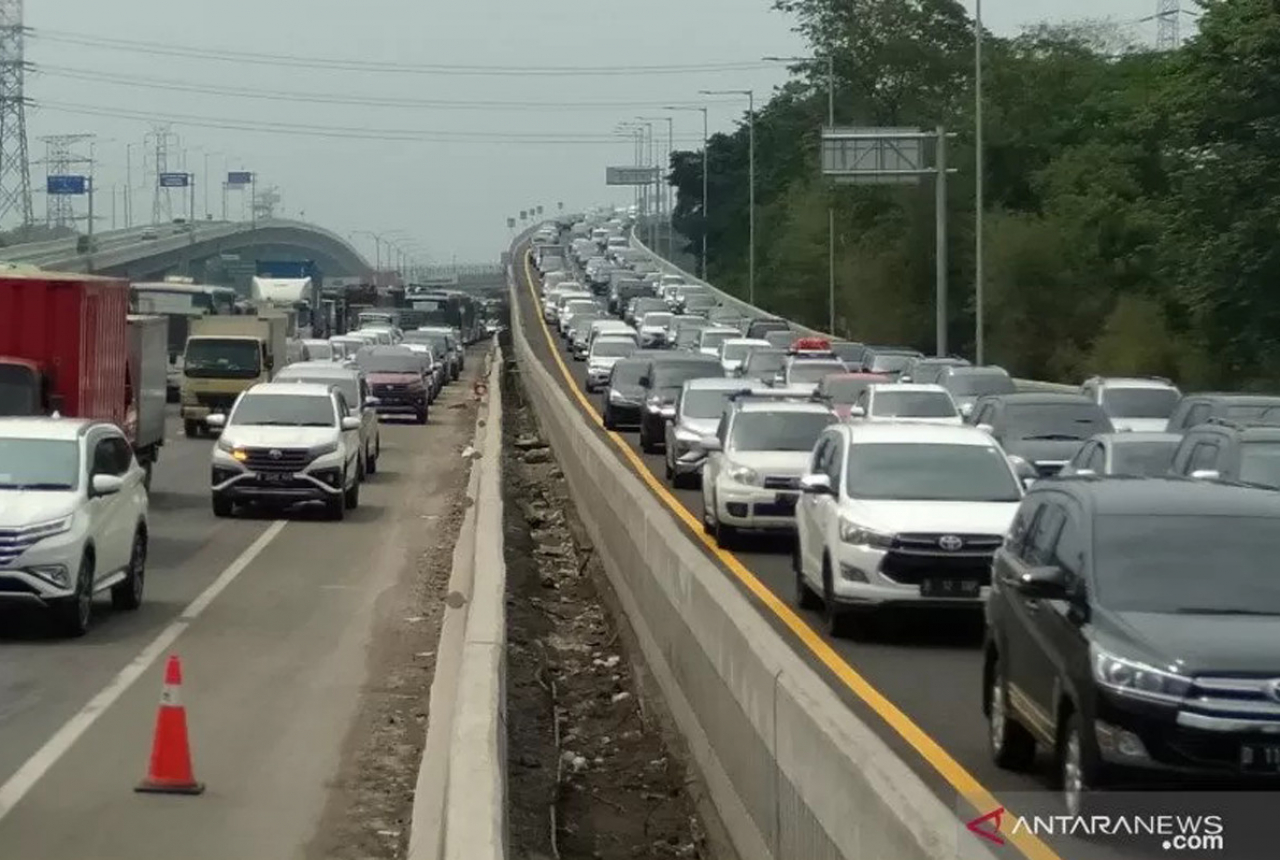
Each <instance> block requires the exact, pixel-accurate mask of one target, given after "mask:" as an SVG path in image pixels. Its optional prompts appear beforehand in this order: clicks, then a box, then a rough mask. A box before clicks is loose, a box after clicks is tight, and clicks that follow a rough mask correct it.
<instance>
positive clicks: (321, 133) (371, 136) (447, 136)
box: [37, 101, 702, 146]
mask: <svg viewBox="0 0 1280 860" xmlns="http://www.w3.org/2000/svg"><path fill="white" fill-rule="evenodd" d="M37 106H38V107H39V108H40V109H41V110H45V111H55V112H60V113H69V114H77V115H83V116H101V117H111V118H114V119H133V120H138V121H141V122H166V123H170V124H172V125H183V126H191V127H196V128H216V129H223V130H227V131H253V132H262V133H268V134H299V135H307V136H309V137H313V138H332V139H338V140H383V141H425V142H434V143H519V144H524V145H528V144H538V143H551V144H556V145H557V146H568V145H577V144H584V145H599V144H607V143H616V142H618V140H619V137H618V136H617V135H612V134H600V135H590V134H574V135H568V134H567V133H564V132H559V133H555V134H545V135H538V134H532V133H530V134H514V133H504V132H478V131H442V130H440V129H433V130H430V131H425V130H421V129H377V128H373V129H371V128H369V127H368V126H363V127H355V126H345V127H344V126H332V125H305V124H294V123H280V122H272V121H263V122H258V121H254V120H237V119H225V118H217V117H202V116H193V115H189V114H171V113H157V112H147V111H134V110H128V109H124V108H111V107H102V106H99V105H86V104H75V103H70V102H45V101H41V102H38V103H37ZM677 139H678V140H680V141H681V142H683V143H689V142H693V141H695V140H697V141H699V142H700V141H701V140H702V138H701V137H698V138H696V139H695V138H693V137H678V138H677Z"/></svg>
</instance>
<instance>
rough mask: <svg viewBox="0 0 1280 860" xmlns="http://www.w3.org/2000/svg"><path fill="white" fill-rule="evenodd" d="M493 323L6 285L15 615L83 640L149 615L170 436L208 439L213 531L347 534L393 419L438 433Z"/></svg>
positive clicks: (426, 308) (307, 296)
mask: <svg viewBox="0 0 1280 860" xmlns="http://www.w3.org/2000/svg"><path fill="white" fill-rule="evenodd" d="M490 310H492V303H490V302H487V301H482V300H479V299H475V298H473V297H471V296H469V295H465V294H461V293H456V292H452V291H450V292H445V291H438V290H429V289H425V288H416V287H413V286H408V287H405V288H401V289H398V290H392V291H385V290H384V291H381V292H379V291H375V290H373V289H372V288H368V289H364V290H363V292H348V293H344V294H333V293H331V292H329V291H326V290H324V289H323V288H322V285H321V283H320V282H319V279H318V278H313V277H304V278H266V277H263V278H254V279H253V284H252V293H251V295H249V296H247V297H245V296H238V295H237V294H236V292H235V290H233V289H231V288H227V287H221V286H206V285H200V284H195V283H194V282H192V280H191V279H189V278H181V277H175V278H172V279H170V280H167V281H164V282H156V283H135V284H130V283H129V282H127V281H125V280H121V279H116V278H108V277H96V276H92V275H82V274H64V273H58V272H47V271H43V270H40V269H37V268H34V267H19V266H11V267H9V268H8V269H7V270H5V271H3V272H0V609H5V610H16V611H19V612H31V613H35V614H38V615H41V616H43V618H44V620H45V621H47V623H48V625H49V626H50V627H52V628H53V629H54V630H56V631H57V632H58V633H59V634H61V635H64V636H68V637H76V636H81V635H83V634H84V633H85V632H86V631H87V630H88V629H89V627H90V625H91V622H92V618H93V613H94V611H95V602H96V601H97V600H98V598H100V597H102V598H104V599H105V598H106V597H107V596H109V598H110V604H111V606H112V608H113V609H114V610H118V611H129V610H136V609H138V608H139V607H140V606H141V605H142V602H143V591H144V586H145V583H146V562H147V549H148V543H149V541H150V540H151V539H152V537H153V535H152V533H151V530H150V529H151V524H150V523H151V521H150V518H149V507H150V489H151V483H152V475H153V470H154V469H157V468H159V469H163V468H164V467H163V465H162V464H163V458H162V452H163V449H164V446H165V441H166V438H167V436H169V435H172V434H171V433H170V431H169V428H171V427H174V428H178V430H177V432H178V433H181V434H185V436H186V437H188V438H192V439H203V438H208V439H210V440H211V442H210V453H209V467H208V471H207V472H206V474H207V475H208V481H209V485H208V493H209V505H210V513H211V515H212V516H214V517H234V516H237V515H238V514H240V513H242V512H248V511H253V510H264V511H267V512H271V513H274V514H278V515H285V514H288V515H295V514H300V513H302V512H304V511H305V510H306V509H312V510H315V511H316V512H317V513H319V514H320V515H321V516H323V517H324V518H326V519H329V520H334V521H341V520H343V519H344V518H345V517H346V514H347V513H348V512H349V511H351V510H352V509H354V508H356V507H357V506H358V505H359V503H360V489H361V485H362V484H363V483H364V482H365V481H366V480H367V479H368V478H369V477H370V476H372V475H373V474H375V473H376V472H377V471H378V460H379V454H380V453H381V448H382V437H381V433H380V427H381V426H382V425H383V422H384V421H387V420H397V421H407V422H410V423H416V424H421V425H426V424H428V423H429V421H428V419H429V415H430V411H429V410H430V406H431V404H432V403H433V402H434V401H435V399H436V397H437V396H438V395H439V394H440V392H441V391H442V390H444V388H445V387H446V386H448V385H450V383H453V382H455V381H457V380H458V379H459V376H460V374H461V372H462V370H463V367H464V361H465V352H466V347H467V345H468V344H471V343H473V342H475V341H477V340H479V339H481V338H482V337H484V336H485V335H486V334H487V333H489V332H491V331H492V330H493V326H492V324H490V323H488V322H487V320H488V319H489V318H490V317H489V316H488V313H489V311H490ZM157 537H158V536H157Z"/></svg>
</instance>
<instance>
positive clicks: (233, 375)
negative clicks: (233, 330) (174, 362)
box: [183, 338, 261, 379]
mask: <svg viewBox="0 0 1280 860" xmlns="http://www.w3.org/2000/svg"><path fill="white" fill-rule="evenodd" d="M258 353H259V349H258V341H256V340H219V339H217V338H192V339H191V340H189V341H187V352H186V358H185V360H184V362H183V372H184V373H186V374H187V376H194V377H226V378H230V379H253V378H254V377H255V376H257V375H258V374H259V373H260V372H261V368H260V366H259V363H258V359H259V356H258Z"/></svg>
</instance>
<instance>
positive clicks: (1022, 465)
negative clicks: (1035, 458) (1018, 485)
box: [1009, 455, 1040, 484]
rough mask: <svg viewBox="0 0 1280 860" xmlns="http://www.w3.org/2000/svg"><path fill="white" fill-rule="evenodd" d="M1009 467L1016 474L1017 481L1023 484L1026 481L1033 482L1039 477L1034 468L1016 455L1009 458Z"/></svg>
mask: <svg viewBox="0 0 1280 860" xmlns="http://www.w3.org/2000/svg"><path fill="white" fill-rule="evenodd" d="M1009 465H1010V466H1012V467H1013V471H1014V473H1015V474H1017V476H1018V479H1019V480H1021V481H1022V482H1023V483H1024V484H1025V483H1026V482H1028V481H1034V480H1035V479H1036V478H1038V477H1039V476H1040V474H1039V473H1038V472H1037V471H1036V467H1035V466H1033V465H1031V464H1030V463H1028V462H1027V461H1026V460H1024V459H1022V458H1021V457H1019V456H1017V455H1011V456H1010V457H1009Z"/></svg>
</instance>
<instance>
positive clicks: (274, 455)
mask: <svg viewBox="0 0 1280 860" xmlns="http://www.w3.org/2000/svg"><path fill="white" fill-rule="evenodd" d="M267 456H268V457H270V458H271V459H272V460H279V459H280V458H281V457H283V456H284V454H283V453H281V451H280V449H279V448H272V449H271V451H270V452H269V453H268V454H267Z"/></svg>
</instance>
